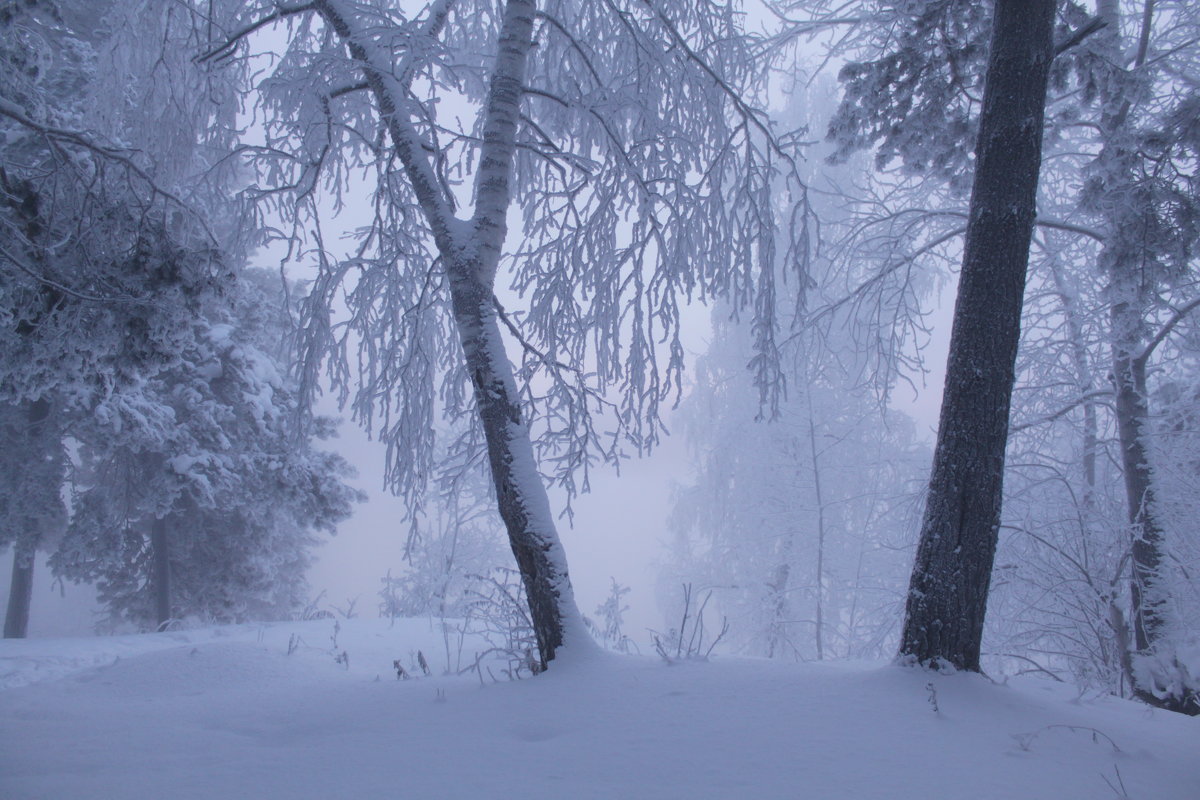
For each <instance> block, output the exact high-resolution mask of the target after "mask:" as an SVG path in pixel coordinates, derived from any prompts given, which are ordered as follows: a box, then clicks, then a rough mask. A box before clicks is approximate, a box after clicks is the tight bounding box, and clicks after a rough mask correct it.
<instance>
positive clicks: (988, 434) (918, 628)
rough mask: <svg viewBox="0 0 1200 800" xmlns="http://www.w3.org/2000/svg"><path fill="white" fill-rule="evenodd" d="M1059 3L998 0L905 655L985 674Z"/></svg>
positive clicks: (906, 625) (907, 611)
mask: <svg viewBox="0 0 1200 800" xmlns="http://www.w3.org/2000/svg"><path fill="white" fill-rule="evenodd" d="M1054 8H1055V3H1054V2H1053V0H1036V2H1034V1H1032V0H1029V1H1027V2H1025V1H1019V0H997V2H996V4H995V14H994V19H993V27H992V43H991V52H990V55H989V58H988V69H987V78H986V85H985V88H984V96H983V110H982V113H981V115H980V120H979V138H978V141H977V143H976V147H975V155H976V165H975V179H974V185H973V187H972V193H971V206H970V218H969V222H968V225H967V236H966V245H965V252H964V255H963V266H962V273H961V275H960V277H959V285H958V297H957V301H956V303H955V308H954V325H953V328H952V331H951V335H950V356H949V360H948V363H947V367H946V384H945V393H944V397H943V400H942V410H941V418H940V421H939V425H938V440H937V447H936V449H935V451H934V462H933V473H932V476H931V477H930V481H929V496H928V499H927V501H926V506H925V515H924V520H923V522H922V526H921V538H920V544H919V546H918V549H917V557H916V562H915V564H914V565H913V573H912V580H911V583H910V584H909V594H908V601H907V605H906V609H905V619H904V630H903V633H902V634H901V642H900V656H901V658H911V659H915V660H916V661H917V662H919V663H922V664H939V665H940V664H948V665H951V666H953V667H955V668H958V669H966V670H972V671H978V670H979V668H980V665H979V657H980V647H981V644H982V640H983V620H984V615H985V613H986V610H987V598H988V588H989V584H990V581H991V575H992V563H993V560H994V558H995V553H996V541H997V537H998V531H999V525H1000V502H1001V492H1002V488H1003V473H1004V448H1005V445H1006V444H1007V441H1008V416H1009V406H1010V402H1011V397H1012V387H1013V379H1014V370H1015V364H1016V356H1017V344H1018V341H1019V340H1020V329H1021V304H1022V301H1023V297H1024V290H1025V273H1026V269H1027V266H1028V263H1029V243H1030V240H1031V238H1032V236H1033V224H1034V219H1035V216H1036V196H1037V185H1038V175H1039V172H1040V169H1041V146H1042V127H1043V120H1044V117H1045V103H1046V82H1047V76H1048V74H1049V69H1050V63H1051V61H1052V60H1053V57H1054V41H1053V28H1054Z"/></svg>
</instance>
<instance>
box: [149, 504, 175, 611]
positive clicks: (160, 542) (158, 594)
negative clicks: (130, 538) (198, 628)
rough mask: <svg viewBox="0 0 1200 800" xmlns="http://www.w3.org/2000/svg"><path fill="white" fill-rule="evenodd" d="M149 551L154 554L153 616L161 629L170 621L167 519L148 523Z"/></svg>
mask: <svg viewBox="0 0 1200 800" xmlns="http://www.w3.org/2000/svg"><path fill="white" fill-rule="evenodd" d="M150 551H151V553H152V554H153V556H154V580H153V582H152V583H153V588H154V617H155V621H156V622H157V623H158V630H160V631H161V630H165V629H166V627H167V623H169V622H170V621H171V551H170V544H169V543H168V542H167V521H166V520H165V519H162V518H160V517H155V518H154V521H153V522H151V523H150Z"/></svg>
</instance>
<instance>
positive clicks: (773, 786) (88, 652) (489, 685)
mask: <svg viewBox="0 0 1200 800" xmlns="http://www.w3.org/2000/svg"><path fill="white" fill-rule="evenodd" d="M335 641H336V647H335V646H334V644H335ZM475 644H477V643H475ZM463 647H464V648H465V649H466V650H467V651H470V650H471V647H472V643H471V642H464V643H463ZM456 648H457V643H456V642H453V641H451V640H450V639H449V638H447V637H444V636H443V634H442V631H441V629H440V627H439V626H438V625H437V624H436V623H429V622H428V621H414V620H406V621H397V622H396V623H395V624H394V625H389V623H388V621H386V620H383V621H360V620H351V621H348V622H341V623H338V625H337V630H336V631H335V629H334V623H333V622H332V621H330V620H324V621H317V622H305V623H279V624H276V625H271V626H243V627H238V628H229V629H208V630H202V631H188V632H183V633H176V634H155V635H150V636H143V637H117V638H114V639H107V640H105V639H77V640H30V641H25V642H16V643H9V642H4V643H3V645H2V646H0V665H2V666H0V676H4V680H5V685H7V686H10V687H12V688H8V689H7V690H5V691H3V692H0V797H4V798H6V800H22V799H23V798H45V797H88V798H114V799H115V798H145V797H172V798H232V797H264V798H265V797H287V798H289V799H294V798H328V797H362V798H370V797H395V796H418V797H428V798H477V797H508V796H517V797H521V798H656V800H657V799H660V798H688V800H692V798H798V797H803V798H847V799H848V800H870V799H871V798H880V800H883V799H884V798H886V799H887V800H906V799H907V798H921V799H922V800H925V799H926V798H939V799H946V798H971V800H988V799H989V798H994V799H996V800H1001V799H1003V800H1009V799H1011V800H1037V799H1038V798H1047V799H1048V800H1049V799H1050V798H1053V800H1072V799H1073V798H1079V800H1097V799H1098V798H1106V797H1122V796H1127V797H1132V798H1147V799H1149V798H1153V799H1154V800H1195V798H1197V797H1200V759H1197V758H1196V744H1195V743H1196V742H1197V741H1198V740H1200V720H1196V719H1190V718H1185V717H1181V716H1178V715H1173V714H1169V713H1167V712H1162V711H1154V710H1151V709H1148V708H1147V707H1145V706H1142V705H1139V704H1135V703H1131V702H1127V701H1123V700H1119V699H1116V698H1108V697H1099V698H1093V697H1080V696H1079V695H1078V693H1077V692H1075V691H1073V690H1072V688H1071V687H1068V686H1065V685H1062V684H1054V683H1048V682H1039V681H1037V680H1025V681H1021V682H1015V683H1014V684H1012V685H1004V686H1001V685H996V684H994V683H992V682H990V681H988V680H987V679H986V678H983V677H981V676H978V675H970V674H958V675H937V674H931V673H927V672H922V671H920V670H916V669H911V668H901V667H896V666H891V665H877V664H777V663H772V662H763V661H752V660H742V659H719V660H714V661H712V662H709V663H683V664H679V665H675V666H670V667H668V666H665V665H664V664H662V663H661V662H659V661H656V660H654V659H650V658H639V657H625V656H615V655H609V654H603V653H600V654H594V653H586V654H581V655H584V656H585V657H580V658H575V659H572V658H569V657H568V658H565V659H564V662H565V663H562V664H560V665H559V666H560V667H562V668H561V669H553V668H552V669H551V670H550V672H548V673H547V674H545V675H543V676H540V677H538V678H536V679H532V680H525V681H520V682H515V683H510V682H499V683H495V682H492V681H490V680H484V681H480V679H479V678H478V677H476V676H467V677H462V676H446V675H443V674H442V673H443V672H444V671H445V666H446V660H447V658H448V657H449V658H450V659H451V660H452V661H453V660H454V659H455V656H456ZM418 651H419V652H421V654H422V657H423V658H424V659H425V660H426V663H427V664H428V665H429V666H430V671H431V673H432V676H431V677H424V676H423V675H422V673H421V671H420V669H419V666H418V665H417V663H418V662H417V661H416V660H415V656H416V653H417V652H418ZM343 654H344V657H343ZM564 655H568V654H564ZM460 658H461V660H464V661H469V660H470V653H469V652H468V653H467V654H466V656H460ZM395 660H400V661H401V663H402V666H404V667H405V669H406V671H407V672H409V673H410V674H414V675H417V676H419V677H415V678H413V679H409V680H397V678H396V673H395V670H394V668H393V666H392V662H393V661H395ZM35 681H36V682H35Z"/></svg>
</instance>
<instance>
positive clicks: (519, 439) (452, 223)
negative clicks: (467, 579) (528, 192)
mask: <svg viewBox="0 0 1200 800" xmlns="http://www.w3.org/2000/svg"><path fill="white" fill-rule="evenodd" d="M314 7H315V8H316V9H317V11H318V12H319V13H320V14H321V15H322V17H324V18H325V20H326V21H327V22H328V23H329V25H330V27H332V28H333V30H334V32H335V33H336V34H337V35H338V36H339V37H340V38H341V39H342V40H343V41H344V42H345V44H346V46H347V49H348V50H349V51H350V55H351V56H352V57H353V58H354V59H355V61H357V62H358V63H359V64H360V65H361V67H362V70H363V73H364V77H365V78H366V85H367V88H368V89H369V90H370V91H371V93H372V94H373V95H374V96H375V99H376V102H377V103H378V106H379V113H380V116H381V117H382V118H383V122H384V124H385V126H386V127H387V130H388V134H389V137H390V138H391V141H392V146H393V148H394V149H395V152H396V155H397V157H398V158H399V160H400V161H401V163H402V164H403V165H404V169H405V172H406V174H407V175H408V178H409V181H410V182H411V183H412V187H413V191H414V193H415V194H416V196H417V200H418V202H419V203H420V206H421V210H422V212H423V214H424V215H425V218H426V221H427V222H428V223H429V226H430V229H431V230H432V232H433V237H434V242H435V244H436V246H437V249H438V252H439V255H440V256H441V258H442V261H443V263H444V264H445V268H446V272H447V275H448V277H449V283H450V292H451V300H452V306H453V311H454V320H455V325H456V327H457V329H458V334H459V341H460V342H461V344H462V348H463V358H464V362H465V364H466V367H467V373H468V375H469V376H470V379H471V384H472V388H473V390H474V395H475V404H476V411H477V413H478V414H479V419H480V422H481V424H482V427H483V432H484V435H485V438H486V440H487V449H488V462H489V464H490V466H491V470H492V480H493V484H494V485H495V489H496V499H497V503H498V506H499V511H500V516H501V518H502V519H503V520H504V524H505V527H506V528H507V530H508V539H509V544H510V546H511V547H512V551H513V555H514V556H515V557H516V561H517V567H518V569H519V570H520V573H521V581H522V583H523V584H524V587H525V594H526V598H527V601H528V604H529V612H530V620H531V621H532V623H533V629H534V634H535V636H536V637H537V644H538V651H539V653H538V655H539V665H540V666H541V668H542V669H545V668H546V667H547V666H548V665H549V663H550V661H551V660H553V659H554V657H555V654H556V653H557V652H558V649H559V648H560V647H561V646H562V645H563V644H566V643H568V642H570V643H572V644H575V643H578V645H579V646H582V644H583V642H585V641H587V633H586V631H585V629H584V627H583V621H582V617H581V616H580V614H579V611H578V609H577V607H576V605H575V599H574V595H573V592H572V590H571V582H570V578H569V577H568V574H567V561H566V556H565V554H564V552H563V548H562V544H561V542H560V541H559V538H558V532H557V530H556V529H555V525H554V517H553V514H552V513H551V512H550V501H549V498H548V496H547V494H546V488H545V486H544V485H543V483H542V480H541V477H540V475H539V473H538V471H537V468H536V465H535V462H534V458H533V445H532V442H531V441H530V436H529V428H528V426H527V425H526V424H525V422H524V420H523V419H522V416H521V409H520V406H519V404H518V399H517V389H516V380H515V377H514V373H513V368H512V363H511V362H510V361H509V359H508V356H507V354H506V353H505V350H504V342H503V339H502V337H501V335H500V329H499V324H498V319H497V312H496V309H495V305H494V295H493V290H494V286H495V281H496V273H497V270H498V268H499V264H500V255H501V252H502V249H503V246H504V240H505V236H506V234H507V215H508V209H509V206H510V205H511V201H512V186H511V183H512V173H513V165H514V156H515V152H516V132H517V126H518V123H519V121H520V113H521V109H520V106H521V99H522V97H523V94H524V88H523V87H524V81H525V71H526V61H527V58H528V55H529V51H530V49H531V48H532V47H533V18H534V14H535V11H536V8H535V4H534V2H532V0H509V2H507V3H506V4H505V7H504V16H503V21H502V23H501V31H500V36H499V42H498V48H497V49H498V52H497V57H496V65H495V67H494V68H493V71H492V76H491V84H490V88H489V91H488V97H487V102H486V105H485V108H484V124H483V144H482V146H481V148H480V158H479V168H478V171H477V172H476V178H475V196H476V207H475V213H474V215H473V216H472V218H471V219H470V220H469V221H464V220H461V219H458V218H456V217H455V216H454V214H453V212H452V210H451V208H452V206H451V203H450V198H448V197H446V196H445V194H444V192H443V189H442V187H441V185H440V184H439V183H438V181H437V179H436V178H435V176H434V174H433V171H432V168H431V167H430V164H429V162H428V161H427V160H425V153H424V150H423V148H422V147H421V143H420V140H419V138H418V137H417V136H416V134H415V132H414V131H413V129H412V126H411V125H410V124H409V122H408V120H407V119H406V118H405V117H404V116H403V113H402V111H401V109H403V108H405V91H406V89H407V83H406V81H407V80H408V79H410V78H409V77H408V76H405V75H401V77H399V78H397V77H396V76H395V75H394V74H393V71H392V69H391V65H390V60H389V59H388V58H387V57H385V56H384V54H379V53H376V52H375V51H374V49H373V45H372V43H371V42H370V40H369V39H368V38H367V37H364V36H361V35H360V34H359V32H358V31H357V30H355V29H354V26H353V24H352V19H353V17H352V16H351V15H350V14H347V13H345V12H344V11H343V9H342V7H341V3H340V2H339V1H338V0H317V2H316V3H315V4H314ZM441 20H444V15H443V16H442V17H440V18H437V21H436V22H435V24H438V25H440V24H441Z"/></svg>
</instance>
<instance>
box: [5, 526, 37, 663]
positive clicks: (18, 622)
mask: <svg viewBox="0 0 1200 800" xmlns="http://www.w3.org/2000/svg"><path fill="white" fill-rule="evenodd" d="M36 555H37V548H35V547H34V546H33V545H32V544H31V543H29V542H26V541H22V540H18V541H17V543H16V544H14V545H13V566H12V584H11V585H10V586H9V587H8V610H7V611H6V612H5V614H4V638H5V639H24V638H25V637H26V636H27V635H28V634H29V608H30V605H32V602H33V561H34V558H35V556H36Z"/></svg>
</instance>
